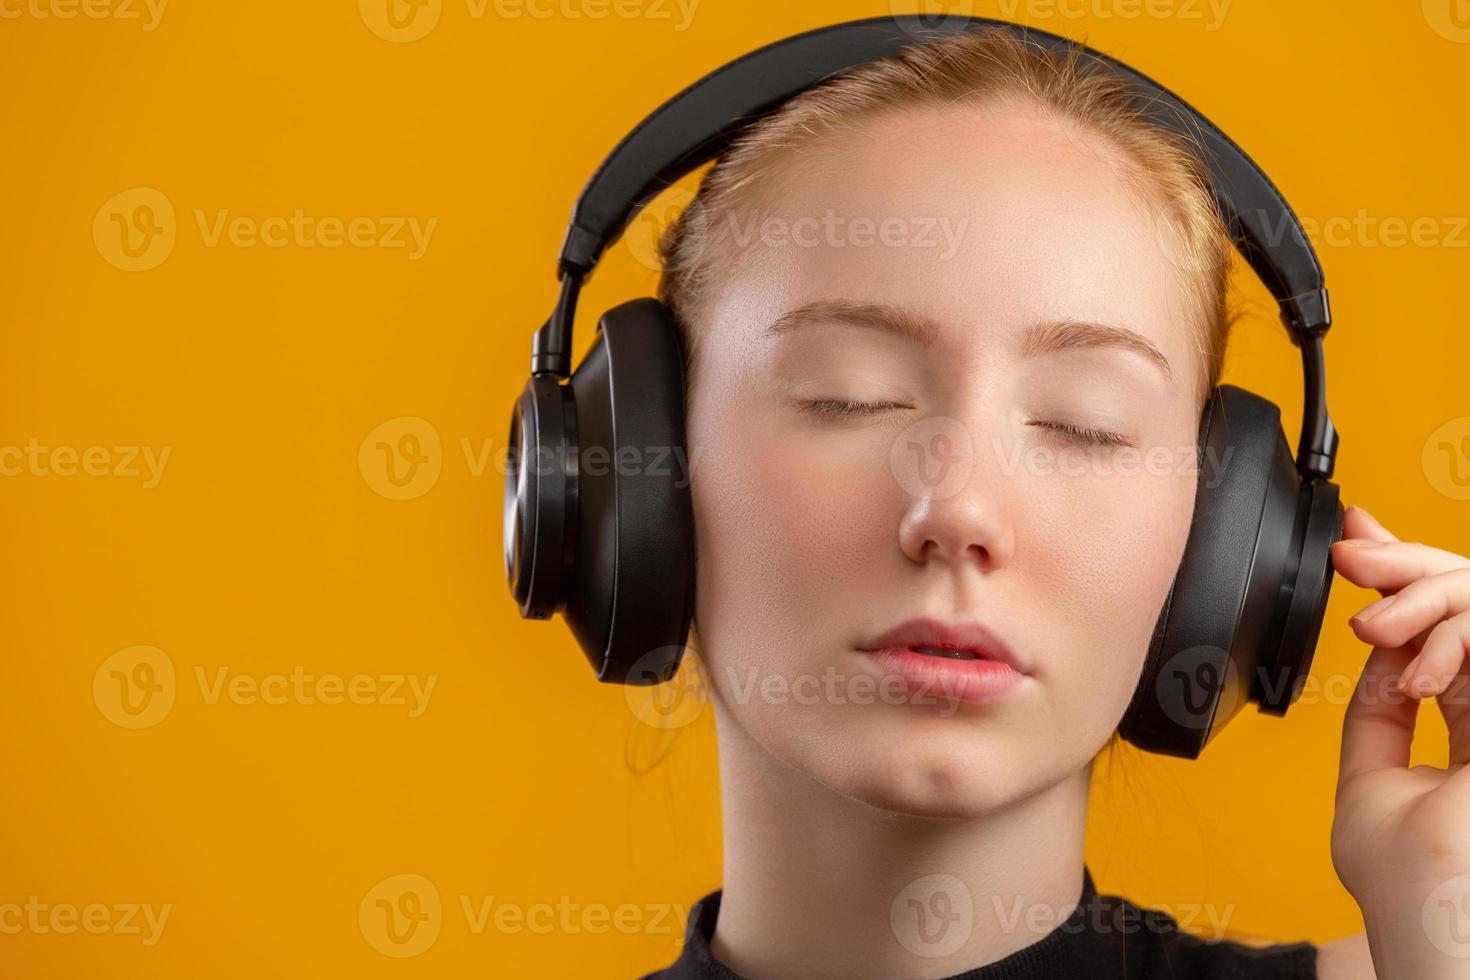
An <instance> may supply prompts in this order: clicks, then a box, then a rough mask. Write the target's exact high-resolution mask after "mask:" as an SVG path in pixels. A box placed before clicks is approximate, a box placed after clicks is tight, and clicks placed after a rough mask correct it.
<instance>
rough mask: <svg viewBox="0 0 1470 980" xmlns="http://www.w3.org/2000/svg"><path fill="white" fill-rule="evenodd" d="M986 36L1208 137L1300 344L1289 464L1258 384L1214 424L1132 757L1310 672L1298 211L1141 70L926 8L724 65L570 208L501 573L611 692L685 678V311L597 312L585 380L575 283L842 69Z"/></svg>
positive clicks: (1318, 374)
mask: <svg viewBox="0 0 1470 980" xmlns="http://www.w3.org/2000/svg"><path fill="white" fill-rule="evenodd" d="M984 29H1001V30H1006V31H1010V32H1012V33H1014V34H1015V35H1016V36H1017V37H1018V38H1020V39H1021V40H1023V41H1025V42H1028V43H1031V44H1038V45H1042V46H1045V47H1046V48H1050V49H1052V50H1054V51H1058V52H1062V51H1065V50H1067V49H1075V50H1080V51H1081V52H1082V53H1083V54H1085V55H1087V56H1089V57H1090V58H1091V59H1092V61H1091V63H1092V64H1095V65H1096V66H1097V68H1098V70H1103V71H1109V70H1110V71H1114V72H1116V73H1118V74H1119V75H1120V76H1121V77H1122V78H1123V79H1124V80H1125V81H1126V82H1127V83H1128V84H1129V85H1130V86H1131V87H1132V88H1133V89H1134V90H1135V91H1136V92H1137V93H1138V95H1139V101H1140V110H1141V111H1142V112H1143V113H1144V115H1145V116H1146V117H1147V118H1148V119H1149V120H1150V121H1152V122H1154V123H1156V124H1157V125H1160V126H1162V127H1164V128H1165V129H1167V130H1171V131H1173V132H1175V133H1178V134H1180V135H1182V136H1185V137H1188V138H1190V139H1191V140H1192V141H1194V142H1195V143H1196V144H1197V145H1202V148H1203V151H1204V156H1205V160H1204V162H1205V163H1206V164H1207V166H1208V168H1209V170H1210V173H1211V174H1212V176H1213V180H1214V189H1215V196H1216V200H1217V203H1218V205H1219V207H1220V209H1221V213H1222V215H1223V216H1224V217H1225V219H1226V222H1227V226H1228V228H1229V230H1230V234H1231V238H1232V239H1233V241H1234V242H1235V245H1236V248H1237V249H1238V250H1239V251H1240V253H1241V255H1242V256H1244V257H1245V259H1246V260H1247V261H1248V262H1249V263H1250V265H1251V267H1252V268H1253V269H1254V270H1255V272H1256V274H1257V275H1258V276H1260V278H1261V279H1262V280H1263V281H1264V282H1265V284H1266V286H1267V287H1268V288H1269V289H1270V290H1271V293H1272V294H1273V295H1274V296H1275V298H1276V300H1277V302H1278V303H1279V304H1280V307H1281V316H1282V320H1283V322H1284V323H1285V325H1286V328H1287V331H1288V334H1289V335H1290V338H1291V342H1292V344H1293V346H1296V347H1298V348H1300V349H1301V353H1302V373H1303V382H1304V392H1305V394H1304V398H1303V411H1302V429H1301V437H1300V441H1299V442H1298V445H1297V451H1296V455H1295V458H1293V456H1292V453H1291V450H1290V448H1289V447H1288V446H1287V443H1286V438H1285V435H1284V434H1283V432H1282V428H1281V412H1280V409H1278V408H1277V407H1276V405H1275V404H1273V403H1272V402H1270V401H1269V400H1267V399H1265V398H1262V397H1260V396H1259V395H1255V394H1252V393H1251V392H1249V391H1246V390H1245V389H1243V388H1239V387H1236V386H1234V385H1220V386H1218V387H1216V388H1215V389H1214V390H1213V391H1212V392H1211V393H1210V397H1209V399H1208V402H1207V404H1206V407H1205V410H1204V412H1203V415H1202V416H1201V419H1200V429H1199V446H1198V452H1199V454H1200V461H1201V465H1200V468H1199V473H1200V477H1199V479H1200V482H1199V485H1198V492H1197V496H1196V500H1195V506H1194V517H1193V523H1192V525H1191V527H1190V532H1189V538H1188V543H1187V545H1186V548H1185V553H1184V556H1183V559H1182V561H1181V563H1180V566H1179V570H1178V572H1177V573H1176V575H1175V578H1174V583H1173V585H1172V586H1171V588H1170V590H1169V595H1168V598H1167V599H1166V600H1165V602H1164V605H1163V608H1162V610H1161V611H1160V614H1159V620H1158V626H1157V628H1156V630H1155V633H1154V636H1153V640H1152V643H1151V645H1150V647H1149V651H1148V656H1147V659H1146V660H1145V662H1144V668H1143V674H1142V677H1141V679H1140V681H1139V684H1138V688H1137V689H1136V691H1135V692H1134V695H1133V698H1132V701H1131V703H1130V704H1129V706H1128V710H1127V712H1126V714H1125V715H1124V717H1123V720H1122V722H1121V724H1120V726H1119V731H1120V733H1121V735H1122V736H1123V737H1124V738H1126V739H1127V740H1128V741H1130V742H1132V743H1134V744H1135V745H1137V746H1139V747H1140V748H1143V749H1146V750H1149V751H1152V752H1161V753H1165V754H1168V755H1175V756H1181V757H1184V758H1191V759H1192V758H1195V757H1197V756H1198V755H1199V753H1200V751H1201V750H1202V749H1203V748H1204V746H1205V745H1206V744H1207V743H1208V742H1209V740H1210V738H1211V737H1212V735H1213V734H1214V733H1215V732H1217V731H1218V730H1219V729H1220V728H1221V727H1222V726H1223V725H1224V724H1225V723H1226V722H1227V721H1229V720H1230V718H1231V717H1233V716H1234V714H1235V713H1236V711H1237V710H1239V708H1240V707H1241V706H1242V705H1243V704H1244V703H1245V701H1246V700H1247V699H1248V700H1250V701H1254V702H1256V703H1258V704H1259V706H1260V710H1261V711H1265V712H1269V713H1271V714H1275V715H1282V714H1285V712H1286V709H1287V708H1288V707H1289V706H1290V705H1291V703H1292V702H1294V701H1295V700H1296V699H1297V696H1298V695H1299V694H1300V692H1301V686H1302V684H1303V682H1304V681H1305V679H1306V675H1307V671H1308V668H1309V667H1310V666H1311V662H1312V654H1313V651H1314V650H1315V648H1316V645H1317V636H1318V632H1319V630H1320V629H1321V625H1322V617H1323V613H1324V611H1325V608H1326V605H1327V595H1328V591H1329V590H1330V588H1331V585H1332V577H1333V570H1332V564H1331V560H1330V556H1329V549H1330V546H1331V544H1332V542H1334V541H1336V540H1338V539H1339V538H1340V537H1341V536H1342V524H1343V509H1342V505H1341V503H1340V502H1339V500H1338V488H1337V485H1336V484H1334V483H1332V482H1331V481H1330V480H1329V477H1331V475H1332V469H1333V463H1334V460H1335V457H1336V455H1337V432H1336V430H1335V429H1334V428H1333V425H1332V420H1331V419H1330V418H1329V417H1328V414H1327V400H1326V399H1327V396H1326V377H1325V372H1326V368H1325V364H1324V362H1323V355H1322V338H1323V335H1324V334H1326V332H1327V328H1328V326H1329V325H1330V324H1331V316H1330V314H1329V311H1328V305H1327V290H1326V288H1325V286H1324V284H1323V276H1322V267H1321V265H1320V263H1319V262H1318V261H1317V256H1316V253H1315V252H1314V251H1313V249H1312V246H1311V244H1310V243H1309V242H1308V241H1307V238H1306V235H1305V233H1304V232H1303V230H1302V227H1301V223H1300V222H1299V221H1298V220H1297V217H1296V215H1295V214H1294V213H1293V212H1292V210H1291V207H1290V206H1289V205H1288V204H1287V203H1286V201H1285V199H1284V198H1282V196H1281V194H1280V192H1278V191H1277V189H1276V187H1275V185H1273V184H1272V183H1271V181H1270V179H1269V178H1268V177H1267V176H1266V175H1265V174H1264V173H1263V172H1262V171H1261V170H1260V168H1259V167H1257V166H1256V164H1255V163H1254V162H1252V161H1251V159H1250V158H1249V157H1247V156H1246V155H1245V153H1244V152H1243V151H1242V150H1241V149H1240V148H1239V147H1238V146H1236V145H1235V143H1234V142H1232V141H1231V140H1230V138H1229V137H1227V136H1226V135H1225V134H1224V133H1222V132H1221V131H1220V130H1219V129H1218V128H1217V127H1216V126H1215V125H1214V124H1213V123H1211V122H1210V121H1209V120H1208V119H1206V118H1205V117H1204V116H1203V115H1201V114H1200V113H1198V112H1197V111H1196V110H1194V109H1193V108H1192V107H1190V106H1189V105H1188V104H1186V103H1185V102H1184V101H1183V100H1182V99H1180V98H1179V97H1177V96H1175V95H1174V94H1173V93H1171V92H1169V91H1168V90H1167V89H1165V88H1163V87H1162V86H1160V85H1159V84H1158V83H1156V82H1154V81H1153V80H1152V79H1149V78H1148V77H1146V76H1144V75H1143V74H1141V73H1139V72H1137V71H1135V70H1134V69H1132V68H1130V67H1128V66H1127V65H1124V64H1123V63H1121V62H1119V61H1116V60H1115V59H1113V58H1110V57H1108V56H1107V55H1104V54H1102V53H1100V52H1097V51H1094V50H1093V49H1091V48H1089V47H1087V46H1085V45H1082V44H1078V43H1077V42H1074V41H1071V40H1069V39H1066V38H1063V37H1059V36H1057V35H1054V34H1049V33H1047V32H1044V31H1039V30H1036V29H1034V28H1028V27H1024V26H1022V25H1019V24H1013V23H1010V22H1007V21H1001V20H993V19H990V18H982V17H973V18H972V17H954V16H945V17H940V18H926V17H925V16H923V15H910V16H894V17H878V18H873V19H869V20H859V21H852V22H850V23H845V24H838V25H835V26H832V27H826V28H822V29H819V30H815V31H809V32H807V33H804V34H798V35H796V36H795V37H791V38H787V39H786V40H782V41H777V42H776V43H774V44H771V45H768V46H766V47H763V48H760V49H759V50H757V51H754V52H752V53H750V54H747V55H745V56H744V57H741V58H738V59H736V60H735V61H732V62H730V63H729V64H727V65H725V66H724V67H722V68H719V69H717V70H716V71H714V72H712V73H710V74H709V75H707V76H705V77H704V78H702V79H700V80H699V81H697V82H695V83H694V84H693V85H691V86H689V87H688V88H686V89H685V90H684V91H682V92H680V93H679V94H678V95H676V96H674V97H673V98H672V99H670V100H669V101H667V102H665V103H664V104H663V105H662V106H660V107H659V108H658V109H656V110H654V112H653V113H652V114H650V115H649V116H648V117H647V118H646V119H644V120H643V121H642V122H641V123H639V124H638V126H637V128H635V129H634V130H633V131H632V132H630V133H629V134H628V135H627V136H626V137H624V138H623V140H622V142H620V143H619V144H618V145H617V147H615V148H614V149H613V151H612V153H611V154H609V155H608V157H607V159H606V160H604V161H603V163H602V165H601V166H600V167H598V169H597V172H596V173H594V174H593V175H592V179H591V180H590V181H589V182H588V183H587V186H586V188H585V189H584V190H583V191H582V195H581V197H580V198H578V199H577V203H576V206H575V207H574V208H573V210H572V219H571V224H570V225H569V227H568V228H567V233H566V239H565V240H564V242H563V244H562V250H561V257H560V261H559V263H558V276H559V278H560V280H561V297H560V300H559V302H558V303H557V306H556V309H555V311H554V312H553V313H552V314H551V317H550V319H548V320H547V322H546V324H545V325H544V326H542V327H541V328H540V330H538V331H537V333H536V336H535V340H534V342H533V344H532V348H531V378H530V380H529V381H528V382H527V383H526V387H525V390H524V391H523V392H522V393H521V396H520V398H519V399H518V400H517V402H516V404H515V407H514V409H513V411H512V413H511V423H510V437H509V454H508V459H507V470H506V482H505V526H504V534H505V542H504V543H505V570H506V576H507V578H508V579H509V581H510V587H511V592H512V594H513V595H514V596H515V599H516V601H517V603H519V605H520V611H521V615H522V616H524V617H528V618H531V619H548V618H550V616H551V615H552V613H554V612H557V611H560V612H561V613H562V615H563V617H564V618H565V620H566V622H567V624H568V625H569V626H570V627H571V629H572V633H573V634H574V635H575V636H576V639H577V642H578V644H579V645H580V646H581V647H582V650H583V651H584V652H585V653H586V654H587V657H588V659H589V660H590V661H591V662H592V667H593V669H594V670H595V671H596V673H597V677H598V679H599V680H602V681H611V682H619V683H624V684H657V683H660V682H662V681H666V680H668V679H670V678H671V677H672V676H673V674H674V672H675V670H676V669H677V667H678V665H679V660H680V658H681V656H682V655H683V652H684V646H685V641H686V639H687V637H688V633H689V625H690V621H691V619H692V617H693V613H694V587H695V582H694V573H695V560H694V546H695V538H694V519H693V508H692V505H691V497H690V472H689V468H688V465H687V464H688V460H687V458H686V455H685V452H686V450H685V427H684V411H685V401H684V396H685V389H684V383H685V382H684V358H683V351H682V349H681V343H680V340H679V335H678V331H677V329H676V327H675V323H674V318H673V316H672V314H671V312H670V311H669V310H668V309H667V308H666V307H665V306H663V305H662V304H661V303H659V302H657V301H656V300H653V299H646V298H645V299H635V300H632V301H631V302H628V303H624V304H622V305H621V306H618V307H615V308H614V309H612V310H609V311H608V312H607V313H605V314H603V317H602V320H601V322H600V323H599V324H598V335H597V337H596V339H595V341H594V342H593V344H592V347H591V348H590V349H589V351H588V353H587V355H586V357H585V358H584V359H583V360H582V362H581V363H580V364H579V365H578V367H577V369H576V371H575V372H572V371H571V369H570V368H571V363H570V362H571V353H570V352H571V339H572V319H573V314H574V312H575V309H576V303H577V293H578V290H579V289H580V288H581V285H582V283H583V281H584V280H585V279H586V278H587V276H588V275H589V274H590V273H591V272H592V269H593V268H594V267H595V266H596V265H597V262H598V259H599V258H600V257H601V255H602V254H603V251H604V250H605V249H606V248H607V247H608V246H609V245H610V244H612V242H613V241H615V240H616V239H617V237H618V236H619V235H620V234H621V233H622V232H623V230H624V229H625V228H626V227H627V225H628V223H629V222H630V221H631V220H632V219H633V217H634V216H635V215H636V214H637V213H638V212H639V211H640V210H641V209H642V208H643V207H644V206H645V205H646V204H648V202H649V201H651V200H652V199H653V198H654V197H655V196H656V195H657V194H658V193H659V192H660V191H661V190H663V189H664V188H666V187H668V186H669V185H670V184H672V183H673V182H674V181H676V180H678V179H679V178H680V177H683V176H684V175H686V174H688V173H689V172H691V171H692V170H694V169H695V168H696V167H698V166H700V165H701V164H703V163H706V162H708V161H709V160H711V159H714V158H715V157H716V156H718V155H719V154H720V153H721V152H722V151H723V150H724V149H725V148H726V147H728V146H729V145H730V143H731V142H732V140H733V139H734V138H735V137H736V136H737V135H738V133H739V132H740V131H741V130H742V129H743V128H744V127H745V126H746V125H747V124H748V123H750V122H751V121H752V120H754V119H756V118H759V117H760V116H763V115H765V114H767V113H769V112H771V111H773V110H774V109H776V108H777V107H779V106H780V105H781V104H782V103H784V102H786V101H787V100H788V99H790V98H791V97H793V96H795V95H796V94H798V93H800V92H802V91H804V90H806V89H808V88H810V87H812V86H814V85H816V84H818V83H819V82H822V81H823V80H825V79H827V78H829V77H831V76H832V75H834V74H836V73H838V72H841V71H844V70H846V69H849V68H852V67H855V66H857V65H861V64H864V63H866V62H869V61H874V60H877V59H880V58H884V57H888V56H891V55H894V54H897V53H898V52H899V51H900V50H901V49H902V48H903V47H905V46H907V45H910V44H914V43H921V42H923V41H925V40H934V39H938V38H940V37H944V36H947V35H951V34H957V33H960V32H965V31H976V30H984ZM569 376H570V377H569ZM568 379H569V380H568ZM563 381H567V383H565V384H563ZM660 457H662V458H661V459H660ZM594 460H595V461H596V462H594ZM625 463H626V465H625Z"/></svg>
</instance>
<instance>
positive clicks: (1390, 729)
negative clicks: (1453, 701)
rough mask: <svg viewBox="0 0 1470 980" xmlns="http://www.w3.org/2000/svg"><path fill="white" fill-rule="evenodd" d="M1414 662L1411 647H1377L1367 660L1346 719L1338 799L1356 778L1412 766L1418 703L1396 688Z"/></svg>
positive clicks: (1345, 716) (1343, 725)
mask: <svg viewBox="0 0 1470 980" xmlns="http://www.w3.org/2000/svg"><path fill="white" fill-rule="evenodd" d="M1413 656H1414V651H1413V650H1412V649H1409V648H1407V647H1374V648H1373V652H1372V653H1370V654H1369V655H1368V662H1367V663H1366V664H1365V665H1364V667H1363V673H1362V676H1361V677H1359V678H1358V684H1357V688H1356V689H1355V690H1354V691H1353V697H1352V700H1351V701H1349V702H1348V707H1347V712H1346V714H1345V715H1344V717H1343V722H1342V755H1341V759H1340V761H1339V765H1338V773H1337V789H1338V793H1339V795H1340V794H1341V792H1342V788H1343V786H1344V785H1345V784H1346V783H1347V782H1348V781H1349V780H1351V779H1353V778H1354V777H1356V776H1360V775H1363V774H1364V773H1367V772H1372V771H1374V770H1376V769H1386V768H1390V767H1395V768H1404V767H1407V766H1408V764H1409V747H1410V745H1412V743H1413V741H1414V725H1415V722H1416V721H1417V719H1418V717H1419V701H1418V700H1417V699H1416V698H1412V697H1410V696H1408V695H1407V694H1404V693H1403V692H1402V691H1400V690H1399V689H1398V687H1397V685H1396V683H1395V682H1396V681H1397V680H1398V677H1399V675H1400V674H1402V673H1403V670H1404V668H1405V667H1406V666H1408V664H1409V661H1410V660H1411V659H1413Z"/></svg>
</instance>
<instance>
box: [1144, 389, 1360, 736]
mask: <svg viewBox="0 0 1470 980" xmlns="http://www.w3.org/2000/svg"><path fill="white" fill-rule="evenodd" d="M1198 463H1199V477H1198V483H1197V487H1196V493H1195V502H1194V514H1193V518H1192V523H1191V525H1190V530H1189V538H1188V541H1187V543H1186V545H1185V549H1184V555H1183V558H1182V559H1181V561H1180V565H1179V569H1178V571H1177V573H1176V574H1175V577H1174V582H1173V585H1172V586H1171V587H1170V590H1169V595H1168V597H1167V599H1166V600H1165V602H1164V606H1163V609H1162V610H1161V611H1160V614H1159V619H1158V624H1157V626H1156V628H1155V631H1154V635H1153V639H1152V642H1151V644H1150V646H1149V650H1148V654H1147V656H1146V657H1145V660H1144V669H1143V673H1142V675H1141V676H1140V678H1139V683H1138V687H1137V689H1136V690H1135V691H1134V694H1133V699H1132V701H1131V702H1130V704H1129V706H1128V710H1127V711H1126V712H1125V713H1124V716H1123V720H1122V722H1121V723H1120V725H1119V734H1121V735H1122V736H1123V738H1125V739H1126V740H1127V741H1129V742H1132V743H1133V744H1135V745H1137V746H1138V747H1140V748H1142V749H1145V750H1147V751H1151V752H1159V753H1162V754H1166V755H1174V756H1180V757H1183V758H1188V759H1193V758H1197V757H1198V756H1199V754H1200V752H1201V751H1202V750H1203V749H1204V747H1205V745H1206V744H1208V742H1209V741H1210V739H1211V738H1212V737H1213V736H1214V735H1215V734H1216V733H1217V732H1218V731H1219V730H1220V729H1221V728H1222V727H1223V726H1224V725H1225V724H1226V723H1227V722H1228V721H1229V720H1230V719H1231V718H1232V717H1234V716H1235V714H1236V713H1237V712H1238V711H1239V710H1240V708H1241V707H1243V706H1244V704H1245V702H1246V701H1247V700H1255V701H1258V702H1260V703H1262V705H1263V706H1265V705H1271V706H1273V707H1272V708H1266V710H1274V708H1275V707H1279V711H1276V713H1284V712H1285V710H1286V706H1287V705H1288V704H1290V702H1291V701H1293V700H1295V698H1296V696H1297V694H1298V693H1300V685H1301V682H1302V680H1304V679H1305V676H1306V672H1307V669H1308V667H1309V666H1310V664H1311V657H1312V652H1313V648H1314V647H1315V646H1316V640H1317V634H1318V628H1320V625H1321V618H1322V613H1323V611H1324V610H1325V606H1326V597H1327V590H1328V588H1329V587H1330V584H1331V575H1332V569H1331V564H1330V561H1329V560H1328V546H1329V545H1330V543H1331V541H1332V540H1336V538H1335V537H1333V535H1334V533H1335V534H1336V535H1337V536H1340V535H1341V526H1342V525H1341V517H1340V515H1341V507H1340V505H1338V504H1337V487H1336V486H1335V485H1334V484H1331V483H1329V482H1327V481H1323V480H1312V481H1308V482H1306V483H1303V482H1302V480H1301V478H1300V476H1299V474H1298V473H1297V470H1296V464H1295V461H1294V460H1293V458H1292V454H1291V449H1290V447H1289V446H1288V445H1287V443H1286V438H1285V435H1284V434H1283V432H1282V429H1281V412H1280V409H1278V408H1277V407H1276V405H1274V404H1273V403H1272V402H1270V401H1268V400H1267V399H1265V398H1262V397H1260V396H1258V395H1255V394H1252V393H1251V392H1249V391H1246V390H1245V389H1243V388H1238V387H1236V386H1234V385H1220V386H1218V387H1216V388H1215V389H1214V390H1213V391H1212V392H1211V393H1210V398H1209V401H1208V402H1207V404H1206V407H1205V411H1204V413H1203V415H1202V416H1201V418H1200V437H1199V452H1198ZM1334 508H1335V511H1334ZM1334 513H1335V514H1336V515H1337V516H1336V523H1335V525H1334ZM1334 526H1335V528H1336V531H1335V532H1334V530H1333V528H1334ZM1314 623H1315V625H1313V624H1314Z"/></svg>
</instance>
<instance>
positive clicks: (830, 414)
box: [800, 398, 905, 419]
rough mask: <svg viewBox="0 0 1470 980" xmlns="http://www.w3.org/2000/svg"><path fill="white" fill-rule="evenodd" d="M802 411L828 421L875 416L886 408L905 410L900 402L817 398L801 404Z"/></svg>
mask: <svg viewBox="0 0 1470 980" xmlns="http://www.w3.org/2000/svg"><path fill="white" fill-rule="evenodd" d="M800 405H801V410H802V411H803V412H806V413H808V414H809V415H815V416H817V417H818V418H826V419H846V418H857V417H860V416H864V415H875V414H877V413H878V412H881V411H882V410H883V409H885V408H904V407H905V406H903V405H900V404H899V403H898V402H850V401H844V400H842V399H840V398H817V399H813V400H810V401H803V402H801V403H800Z"/></svg>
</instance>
